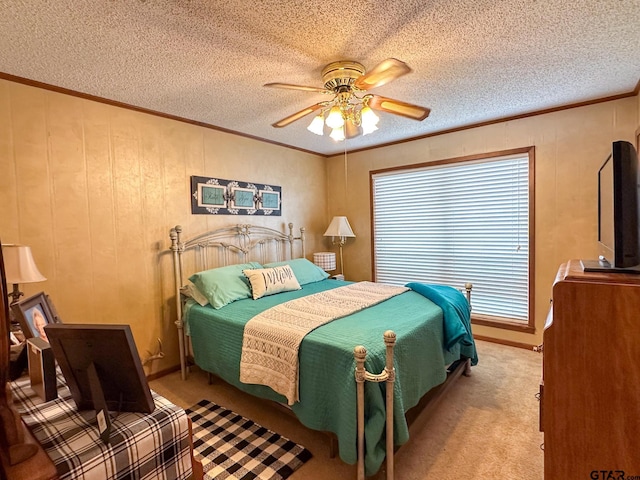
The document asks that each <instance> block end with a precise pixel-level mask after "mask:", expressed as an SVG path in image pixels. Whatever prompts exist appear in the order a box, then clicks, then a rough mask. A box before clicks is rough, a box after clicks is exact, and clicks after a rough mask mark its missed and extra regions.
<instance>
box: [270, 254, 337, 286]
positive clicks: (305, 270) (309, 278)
mask: <svg viewBox="0 0 640 480" xmlns="http://www.w3.org/2000/svg"><path fill="white" fill-rule="evenodd" d="M282 265H289V266H290V267H291V270H293V274H294V275H295V276H296V278H297V279H298V283H299V284H300V285H306V284H307V283H313V282H319V281H320V280H324V279H325V278H327V277H328V276H329V274H328V273H327V272H325V271H324V270H322V269H321V268H320V267H319V266H317V265H316V264H314V263H313V262H310V261H309V260H307V259H306V258H294V259H293V260H285V261H284V262H273V263H267V264H266V265H265V266H264V268H271V267H280V266H282Z"/></svg>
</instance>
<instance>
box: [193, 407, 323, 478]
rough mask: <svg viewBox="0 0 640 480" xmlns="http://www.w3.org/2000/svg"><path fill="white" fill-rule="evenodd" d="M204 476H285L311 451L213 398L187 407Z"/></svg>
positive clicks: (304, 459)
mask: <svg viewBox="0 0 640 480" xmlns="http://www.w3.org/2000/svg"><path fill="white" fill-rule="evenodd" d="M186 412H187V414H188V415H189V417H191V421H192V422H193V447H194V450H195V452H196V454H197V455H198V456H199V459H200V460H201V461H202V466H203V468H204V478H205V480H252V479H259V480H281V479H282V480H284V479H285V478H288V477H289V475H291V474H292V473H293V472H294V471H295V470H296V469H297V468H298V467H300V466H301V465H302V464H304V463H305V462H306V461H307V460H309V459H310V458H311V452H309V450H307V449H306V448H304V447H303V446H301V445H298V444H297V443H295V442H292V441H291V440H289V439H288V438H285V437H283V436H282V435H279V434H277V433H274V432H272V431H271V430H268V429H266V428H265V427H263V426H261V425H258V424H257V423H255V422H254V421H252V420H249V419H248V418H244V417H242V416H241V415H238V414H237V413H235V412H232V411H231V410H227V409H226V408H223V407H221V406H219V405H216V404H215V403H213V402H209V401H207V400H201V401H200V402H198V404H197V405H194V406H193V407H191V408H187V409H186Z"/></svg>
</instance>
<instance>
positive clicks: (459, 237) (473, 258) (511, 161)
mask: <svg viewBox="0 0 640 480" xmlns="http://www.w3.org/2000/svg"><path fill="white" fill-rule="evenodd" d="M533 166H534V149H533V147H531V148H526V149H518V150H510V151H507V152H497V153H494V154H488V155H482V156H473V157H465V158H459V159H453V160H447V161H441V162H432V163H426V164H421V165H412V166H407V167H402V168H393V169H386V170H379V171H374V172H371V192H372V203H373V205H372V209H373V237H374V238H373V251H374V259H373V264H374V277H375V280H376V281H378V282H385V283H392V284H404V283H407V282H409V281H418V282H425V283H440V284H446V285H451V286H455V287H457V288H462V287H463V286H464V284H465V283H467V282H470V283H472V284H473V295H472V304H473V319H474V322H475V323H483V324H488V325H499V326H506V327H507V328H515V329H524V330H532V329H533V325H534V319H533V314H532V313H533V310H532V304H533V295H532V292H531V289H530V288H529V278H533V276H532V275H531V266H532V262H531V258H530V252H531V251H533V245H532V243H533V242H532V239H533V235H532V229H531V228H530V225H532V221H533V188H532V185H531V182H530V179H531V178H533Z"/></svg>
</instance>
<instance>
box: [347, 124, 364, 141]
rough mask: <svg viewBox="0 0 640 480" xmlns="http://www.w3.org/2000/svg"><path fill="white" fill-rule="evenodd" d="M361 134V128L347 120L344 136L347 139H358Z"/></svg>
mask: <svg viewBox="0 0 640 480" xmlns="http://www.w3.org/2000/svg"><path fill="white" fill-rule="evenodd" d="M361 133H362V132H361V128H360V127H358V126H357V125H354V123H353V122H352V121H351V120H347V121H346V122H345V124H344V136H345V138H353V137H357V136H358V135H360V134H361Z"/></svg>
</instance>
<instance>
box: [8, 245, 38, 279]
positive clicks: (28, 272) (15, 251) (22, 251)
mask: <svg viewBox="0 0 640 480" xmlns="http://www.w3.org/2000/svg"><path fill="white" fill-rule="evenodd" d="M2 254H3V256H4V268H5V271H6V274H7V283H12V284H19V283H35V282H44V281H45V280H46V278H45V277H44V275H42V274H41V273H40V271H39V270H38V267H37V266H36V262H35V261H34V260H33V255H31V248H29V247H28V246H26V245H2Z"/></svg>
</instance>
